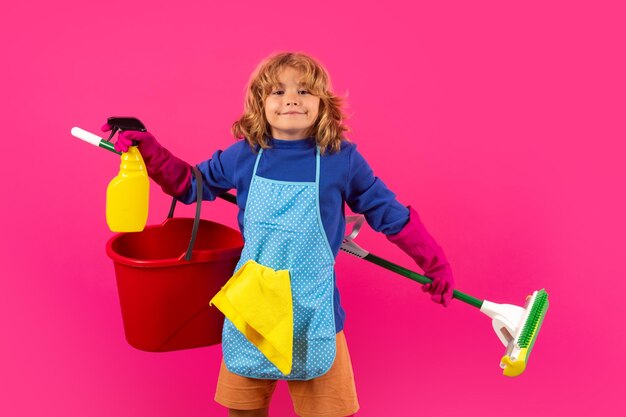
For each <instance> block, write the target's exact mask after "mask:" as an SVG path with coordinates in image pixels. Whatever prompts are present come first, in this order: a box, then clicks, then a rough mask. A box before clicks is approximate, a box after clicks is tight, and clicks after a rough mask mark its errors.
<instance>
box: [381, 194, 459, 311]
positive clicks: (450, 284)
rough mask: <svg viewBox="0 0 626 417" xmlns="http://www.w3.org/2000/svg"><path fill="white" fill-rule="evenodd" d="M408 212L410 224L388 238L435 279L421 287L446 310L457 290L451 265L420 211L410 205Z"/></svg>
mask: <svg viewBox="0 0 626 417" xmlns="http://www.w3.org/2000/svg"><path fill="white" fill-rule="evenodd" d="M408 209H409V222H408V223H407V224H406V226H404V228H403V229H402V230H401V231H400V232H399V233H396V234H395V235H388V236H387V239H389V240H390V241H391V242H393V243H395V244H396V245H398V247H399V248H400V249H402V250H403V251H404V252H406V254H407V255H409V256H410V257H411V258H413V260H414V261H415V263H417V265H418V266H419V267H420V268H422V270H423V271H424V275H426V276H427V277H428V278H430V279H432V280H433V282H432V283H430V284H425V285H424V286H422V290H423V291H424V292H428V293H429V294H431V299H432V300H433V301H434V302H436V303H439V304H442V305H444V306H445V307H447V306H448V304H450V301H452V293H453V291H454V278H453V277H452V270H451V268H450V264H449V263H448V261H447V260H446V257H445V255H444V254H443V250H442V249H441V247H440V246H439V245H438V244H437V242H435V240H434V239H433V238H432V236H430V234H429V233H428V232H427V231H426V228H425V227H424V225H423V224H422V222H421V221H420V218H419V215H418V214H417V212H416V211H415V210H414V209H413V208H412V207H411V206H409V207H408Z"/></svg>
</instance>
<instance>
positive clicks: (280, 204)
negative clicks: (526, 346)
mask: <svg viewBox="0 0 626 417" xmlns="http://www.w3.org/2000/svg"><path fill="white" fill-rule="evenodd" d="M343 120H344V115H343V112H342V109H341V101H340V99H339V98H338V97H337V96H335V95H334V94H333V93H332V92H331V87H330V80H329V78H328V75H327V73H326V71H325V69H324V68H323V67H322V66H321V65H320V64H319V63H318V62H316V61H315V60H314V59H313V58H311V57H309V56H307V55H305V54H301V53H281V54H277V55H274V56H271V57H269V58H268V59H267V60H265V61H264V62H262V63H261V64H260V65H259V67H258V68H257V70H256V71H255V73H254V74H253V76H252V78H251V80H250V83H249V86H248V90H247V95H246V101H245V106H244V113H243V115H242V116H241V118H240V119H239V120H238V121H236V122H235V123H234V124H233V127H232V132H233V134H234V135H235V137H237V138H240V139H245V141H238V142H236V143H235V144H234V145H232V146H230V147H228V148H227V149H226V150H224V151H221V150H218V151H217V152H215V153H214V155H213V157H212V158H211V159H208V160H206V161H204V162H202V163H200V164H199V165H198V168H199V169H200V171H201V173H202V176H203V180H204V182H203V184H204V185H203V193H204V194H203V195H204V198H205V199H207V200H214V199H215V198H216V197H217V196H218V195H220V194H222V193H224V192H226V191H228V190H230V189H233V188H234V189H236V190H237V204H238V206H239V215H238V220H239V227H240V229H241V232H242V234H243V236H244V240H245V246H244V249H243V252H242V255H241V260H240V263H239V265H238V266H237V269H239V268H240V267H241V266H242V265H243V264H244V263H245V262H246V261H249V260H252V261H255V262H257V263H258V264H260V265H262V266H263V267H268V268H272V269H274V270H288V271H289V279H290V284H291V291H292V297H293V367H292V368H291V369H290V371H291V372H290V373H289V374H288V375H286V374H283V373H282V372H281V371H280V370H278V369H277V368H276V366H274V365H273V363H272V362H270V361H268V359H267V358H266V357H265V356H264V355H263V354H262V353H260V352H259V349H257V348H256V347H255V345H254V344H252V343H250V342H249V341H248V340H247V339H246V337H245V336H243V335H242V333H241V332H240V331H239V330H238V328H236V327H235V326H234V325H233V323H232V322H231V321H230V320H229V319H226V320H225V323H224V329H223V341H222V349H223V354H224V360H223V361H222V365H221V370H220V375H219V379H218V385H217V392H216V397H215V400H216V401H217V402H218V403H220V404H222V405H224V406H225V407H228V408H229V416H267V410H268V407H269V402H270V399H271V396H272V393H273V390H274V388H275V384H276V380H279V379H284V380H288V384H289V391H290V394H291V397H292V400H293V402H294V408H295V410H296V413H297V414H298V415H299V416H328V417H331V416H333V417H340V416H348V415H352V414H353V413H355V412H356V411H357V410H358V408H359V405H358V401H357V396H356V390H355V386H354V378H353V373H352V366H351V363H350V355H349V353H348V348H347V345H346V340H345V336H344V334H343V325H344V318H345V313H344V310H343V308H342V307H341V302H340V298H339V292H338V291H337V285H336V279H335V272H334V262H335V257H336V256H337V253H338V251H339V247H340V246H341V243H342V238H343V236H344V232H345V220H344V203H347V204H348V206H349V207H350V208H351V209H352V210H353V211H354V212H356V213H362V214H364V215H365V218H366V220H367V222H368V223H369V225H370V226H371V227H372V228H373V229H374V230H376V231H380V232H383V233H384V234H385V235H386V236H387V238H388V239H389V240H390V241H392V242H393V243H395V244H396V245H398V246H399V247H400V248H401V249H402V250H404V251H405V252H406V253H407V254H409V255H410V256H411V257H412V258H413V259H414V260H415V261H416V263H417V264H418V265H419V266H420V267H421V268H422V269H423V270H424V273H425V275H427V276H428V277H431V278H432V279H433V283H432V284H429V285H425V286H424V287H423V289H424V291H427V292H429V293H430V294H431V298H432V300H433V301H435V302H437V303H440V304H442V305H444V306H447V305H448V303H449V302H450V300H451V299H452V291H453V288H454V280H453V278H452V273H451V270H450V266H449V264H448V263H447V261H446V259H445V257H444V254H443V252H442V250H441V248H440V247H439V246H438V245H437V243H435V241H434V240H433V239H432V237H431V236H430V235H429V234H428V232H427V231H426V230H425V228H424V226H423V225H422V223H421V222H420V219H419V217H418V215H417V213H416V212H415V210H414V209H412V208H411V207H410V206H409V207H405V206H403V205H401V204H400V203H399V202H398V201H396V199H395V195H394V194H393V193H392V192H391V191H390V190H389V189H388V188H387V187H386V186H385V185H384V184H383V182H382V181H381V180H380V179H378V178H376V177H375V176H374V174H373V172H372V170H371V168H370V167H369V165H368V164H367V162H366V161H365V159H364V158H363V157H362V156H361V154H360V153H359V152H358V151H357V150H356V146H355V145H354V144H352V143H350V142H348V141H347V140H345V138H344V137H343V134H344V132H345V131H346V130H347V127H346V126H345V125H344V123H343ZM108 129H109V127H108V126H107V125H105V126H104V127H103V130H108ZM133 140H136V141H138V142H139V145H138V146H139V150H140V152H141V154H142V155H143V158H144V161H145V163H146V166H147V169H148V174H149V175H150V176H151V178H153V179H154V180H155V181H156V182H157V183H158V184H159V185H161V187H162V188H163V190H164V191H165V192H166V193H168V194H170V195H173V196H175V197H177V198H178V199H179V200H181V201H183V202H185V203H187V204H189V203H191V202H194V201H195V199H196V181H195V178H194V177H193V175H191V167H190V166H189V165H188V164H187V163H185V162H183V161H181V160H180V159H178V158H176V157H174V156H173V155H172V154H171V153H170V152H169V151H167V150H166V149H165V148H163V147H162V146H161V145H160V144H159V143H158V142H157V141H156V140H155V138H154V136H152V135H151V134H150V133H148V132H134V131H127V132H121V133H120V134H119V137H118V141H117V143H116V149H117V150H118V151H122V152H124V151H126V150H127V149H128V146H130V144H131V143H132V141H133Z"/></svg>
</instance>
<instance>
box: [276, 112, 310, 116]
mask: <svg viewBox="0 0 626 417" xmlns="http://www.w3.org/2000/svg"><path fill="white" fill-rule="evenodd" d="M290 114H306V113H300V112H297V111H290V112H286V113H280V115H282V116H284V115H290Z"/></svg>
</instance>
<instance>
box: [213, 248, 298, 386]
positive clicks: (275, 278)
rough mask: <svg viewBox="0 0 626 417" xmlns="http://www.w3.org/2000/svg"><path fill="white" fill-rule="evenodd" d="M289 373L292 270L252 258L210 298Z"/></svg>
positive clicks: (281, 369) (270, 358) (272, 360)
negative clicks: (260, 262) (274, 267)
mask: <svg viewBox="0 0 626 417" xmlns="http://www.w3.org/2000/svg"><path fill="white" fill-rule="evenodd" d="M210 304H211V305H213V304H215V306H216V307H217V308H218V309H219V310H220V311H221V312H222V313H224V315H225V316H226V317H228V319H230V321H232V322H233V324H234V325H235V327H237V329H239V331H240V332H241V333H243V334H244V336H246V338H247V339H248V340H249V341H250V342H251V343H252V344H254V345H255V346H256V347H257V348H258V349H259V350H260V351H261V353H263V355H265V357H266V358H267V359H268V360H269V361H270V362H272V363H273V364H274V365H276V367H277V368H278V369H279V370H280V371H281V372H282V373H283V374H285V375H288V374H290V373H291V364H292V360H293V305H292V301H291V284H290V280H289V271H287V270H281V271H275V270H273V269H272V268H268V267H266V266H263V265H260V264H258V263H256V262H255V261H253V260H249V261H248V262H246V263H245V264H243V265H242V266H241V268H239V270H237V272H235V275H233V276H232V277H231V278H230V279H229V280H228V282H227V283H226V285H224V286H223V287H222V289H221V290H220V291H219V292H218V293H217V294H215V297H213V299H212V300H211V302H210Z"/></svg>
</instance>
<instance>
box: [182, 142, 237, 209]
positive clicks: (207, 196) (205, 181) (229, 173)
mask: <svg viewBox="0 0 626 417" xmlns="http://www.w3.org/2000/svg"><path fill="white" fill-rule="evenodd" d="M240 143H241V142H238V143H236V144H235V145H233V146H230V147H228V148H227V149H226V150H224V151H221V150H218V151H216V152H215V153H214V154H213V156H212V157H211V158H210V159H207V160H206V161H203V162H200V163H199V164H198V165H197V167H198V169H199V170H200V173H201V174H202V199H203V200H210V201H212V200H215V198H216V197H217V196H218V195H220V194H223V193H225V192H226V191H228V190H230V189H231V188H235V184H236V180H235V178H234V177H235V167H236V166H237V158H238V157H239V151H240V149H241V146H238V145H240ZM196 189H197V184H196V178H195V176H193V175H192V177H191V186H190V187H189V189H187V192H186V193H185V194H183V195H182V196H180V197H178V199H179V200H180V201H182V202H183V203H185V204H191V203H193V202H195V201H196V195H197V194H196Z"/></svg>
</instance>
